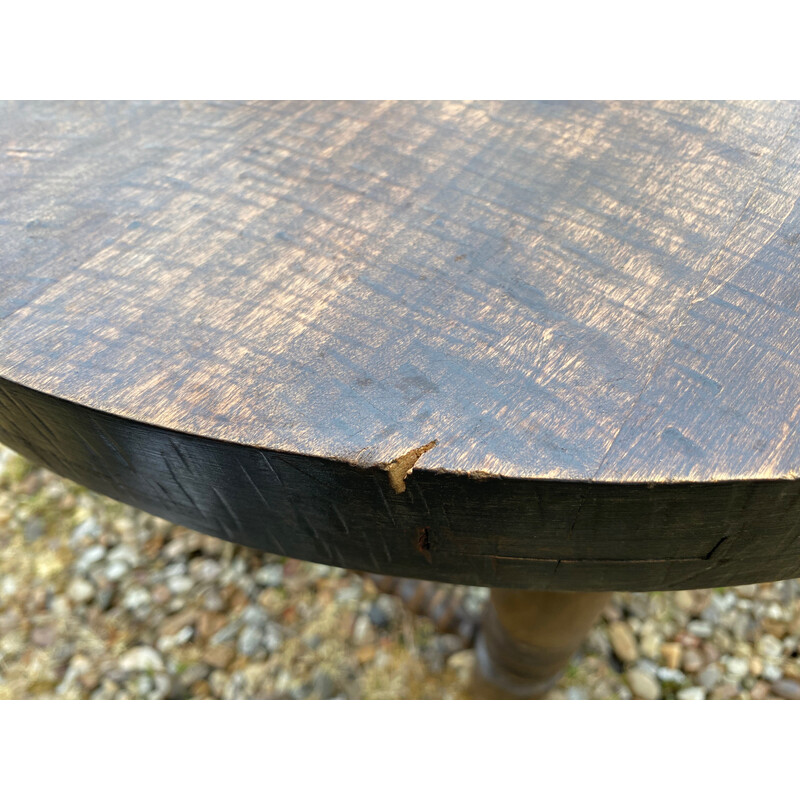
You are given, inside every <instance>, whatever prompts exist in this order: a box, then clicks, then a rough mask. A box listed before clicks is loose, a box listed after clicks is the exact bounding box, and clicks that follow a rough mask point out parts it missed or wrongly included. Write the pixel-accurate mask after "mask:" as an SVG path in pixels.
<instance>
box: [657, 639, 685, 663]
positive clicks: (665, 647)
mask: <svg viewBox="0 0 800 800" xmlns="http://www.w3.org/2000/svg"><path fill="white" fill-rule="evenodd" d="M682 652H683V648H682V647H681V645H680V644H679V643H678V642H665V643H664V644H662V645H661V658H663V659H664V664H665V665H666V666H667V667H668V668H669V669H677V668H678V667H679V666H680V665H681V655H682Z"/></svg>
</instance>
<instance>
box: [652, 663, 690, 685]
mask: <svg viewBox="0 0 800 800" xmlns="http://www.w3.org/2000/svg"><path fill="white" fill-rule="evenodd" d="M656 676H657V677H658V679H659V680H660V681H661V682H662V683H677V684H681V683H683V682H684V681H685V680H686V675H684V674H683V672H681V671H680V670H679V669H670V668H669V667H659V668H658V671H657V672H656Z"/></svg>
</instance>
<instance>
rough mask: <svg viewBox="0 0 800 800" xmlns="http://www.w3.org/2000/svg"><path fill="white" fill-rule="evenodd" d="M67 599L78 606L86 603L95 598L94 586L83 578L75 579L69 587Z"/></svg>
mask: <svg viewBox="0 0 800 800" xmlns="http://www.w3.org/2000/svg"><path fill="white" fill-rule="evenodd" d="M67 597H69V599H70V600H72V602H73V603H76V604H77V605H81V604H82V603H86V602H88V601H89V600H91V599H92V598H93V597H94V586H92V584H91V583H89V581H87V580H84V579H83V578H73V579H72V580H71V581H70V583H69V586H68V587H67Z"/></svg>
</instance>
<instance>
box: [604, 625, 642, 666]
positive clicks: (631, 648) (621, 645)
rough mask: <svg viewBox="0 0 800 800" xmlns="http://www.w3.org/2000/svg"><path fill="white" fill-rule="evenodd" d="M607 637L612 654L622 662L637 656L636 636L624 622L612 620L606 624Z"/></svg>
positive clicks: (633, 659) (632, 659)
mask: <svg viewBox="0 0 800 800" xmlns="http://www.w3.org/2000/svg"><path fill="white" fill-rule="evenodd" d="M608 638H609V640H610V641H611V647H612V649H613V650H614V654H615V655H616V657H617V658H618V659H619V660H620V661H622V663H623V664H625V663H629V662H631V661H636V658H637V656H638V652H637V649H636V637H635V636H634V635H633V631H632V630H631V629H630V626H629V625H628V624H627V623H626V622H624V621H622V620H620V621H619V622H612V623H611V624H610V625H609V626H608Z"/></svg>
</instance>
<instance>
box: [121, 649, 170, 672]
mask: <svg viewBox="0 0 800 800" xmlns="http://www.w3.org/2000/svg"><path fill="white" fill-rule="evenodd" d="M119 666H120V669H123V670H125V672H136V671H139V670H141V671H147V670H150V671H153V672H157V671H159V670H163V669H164V661H163V660H162V658H161V654H160V653H159V652H158V651H157V650H155V649H154V648H152V647H147V646H146V645H142V646H140V647H133V648H131V649H130V650H128V651H126V652H125V653H123V654H122V655H121V656H120V658H119Z"/></svg>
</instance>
